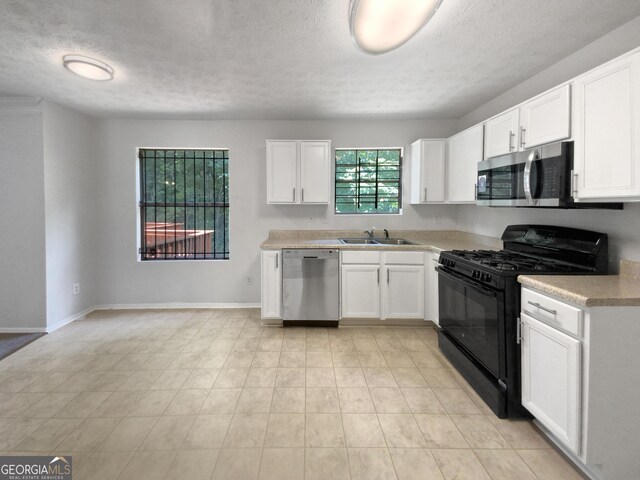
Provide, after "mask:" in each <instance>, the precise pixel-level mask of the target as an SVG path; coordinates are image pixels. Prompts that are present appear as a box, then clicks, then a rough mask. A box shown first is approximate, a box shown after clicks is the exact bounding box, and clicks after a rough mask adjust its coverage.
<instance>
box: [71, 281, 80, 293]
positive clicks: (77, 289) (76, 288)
mask: <svg viewBox="0 0 640 480" xmlns="http://www.w3.org/2000/svg"><path fill="white" fill-rule="evenodd" d="M79 293H80V284H79V283H74V284H73V294H74V295H78V294H79Z"/></svg>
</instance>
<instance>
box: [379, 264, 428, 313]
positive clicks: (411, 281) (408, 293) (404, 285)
mask: <svg viewBox="0 0 640 480" xmlns="http://www.w3.org/2000/svg"><path fill="white" fill-rule="evenodd" d="M382 274H383V275H382V279H381V280H382V308H383V315H382V318H419V319H423V318H424V265H385V266H384V268H383V270H382Z"/></svg>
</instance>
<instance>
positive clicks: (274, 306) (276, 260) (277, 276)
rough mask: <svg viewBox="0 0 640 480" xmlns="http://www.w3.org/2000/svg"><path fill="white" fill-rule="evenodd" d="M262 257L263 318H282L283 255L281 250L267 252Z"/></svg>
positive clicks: (263, 252)
mask: <svg viewBox="0 0 640 480" xmlns="http://www.w3.org/2000/svg"><path fill="white" fill-rule="evenodd" d="M260 257H261V268H262V272H261V274H262V278H261V280H262V281H261V284H260V287H261V288H260V293H261V306H262V318H282V313H281V305H282V253H281V251H280V250H265V251H262V252H261V255H260Z"/></svg>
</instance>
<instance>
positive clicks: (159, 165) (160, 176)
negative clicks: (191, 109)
mask: <svg viewBox="0 0 640 480" xmlns="http://www.w3.org/2000/svg"><path fill="white" fill-rule="evenodd" d="M138 157H139V159H140V203H139V206H140V224H141V225H140V226H141V228H140V230H141V248H140V257H141V259H142V260H200V259H228V258H229V233H228V232H229V151H228V150H158V149H146V148H141V149H139V151H138Z"/></svg>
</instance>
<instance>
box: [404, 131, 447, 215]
mask: <svg viewBox="0 0 640 480" xmlns="http://www.w3.org/2000/svg"><path fill="white" fill-rule="evenodd" d="M446 147H447V145H446V141H445V140H418V141H416V142H414V143H412V144H411V203H412V204H421V203H442V202H444V200H445V187H444V182H445V157H446Z"/></svg>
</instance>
